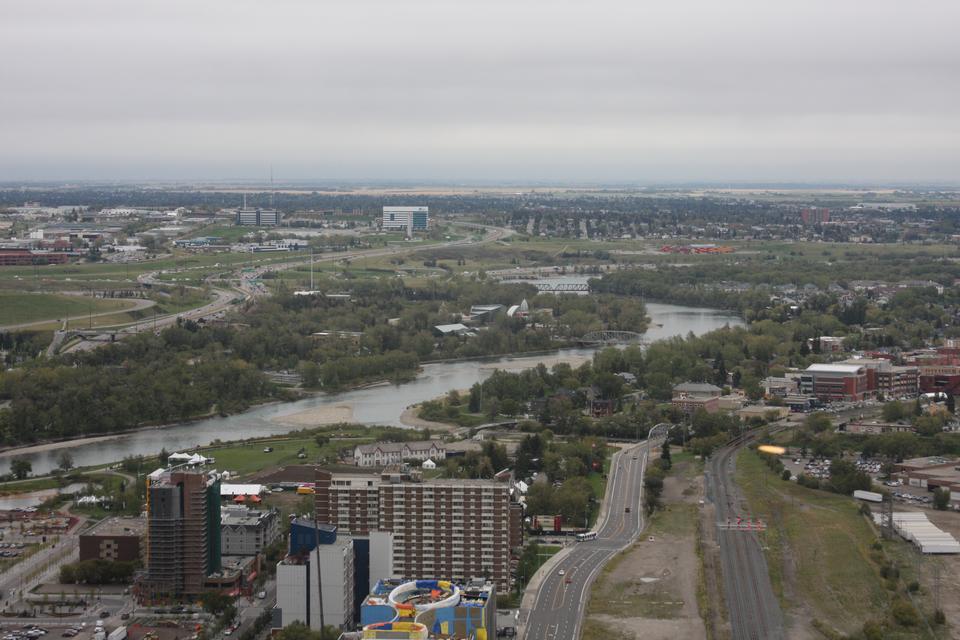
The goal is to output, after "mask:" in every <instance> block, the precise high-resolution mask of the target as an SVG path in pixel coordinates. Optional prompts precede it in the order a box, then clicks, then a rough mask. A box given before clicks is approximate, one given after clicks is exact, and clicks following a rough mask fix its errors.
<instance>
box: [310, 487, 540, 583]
mask: <svg viewBox="0 0 960 640" xmlns="http://www.w3.org/2000/svg"><path fill="white" fill-rule="evenodd" d="M315 492H316V509H317V514H318V518H319V519H320V520H321V521H325V522H328V523H329V524H331V525H335V526H336V527H337V528H338V529H339V530H340V531H343V532H349V533H352V534H359V535H365V534H367V533H369V532H370V531H376V530H379V531H389V532H391V533H392V534H393V540H394V542H393V571H394V574H395V575H396V576H398V577H405V578H416V579H423V578H430V577H435V576H443V577H445V578H448V579H451V580H468V579H471V578H475V577H486V578H488V579H489V580H491V581H493V582H495V583H496V584H497V588H498V589H502V590H504V591H506V590H507V589H509V588H510V550H511V549H512V548H514V547H517V546H519V545H520V544H521V542H522V539H521V531H522V529H521V526H522V523H521V519H522V511H521V508H520V505H518V504H515V503H512V502H511V498H510V485H509V484H508V483H505V482H496V481H493V480H428V481H418V480H417V479H416V477H411V476H410V475H400V474H393V473H384V474H383V475H381V476H379V477H378V476H374V475H366V476H360V475H341V474H331V473H329V472H326V471H322V470H318V471H317V478H316V485H315Z"/></svg>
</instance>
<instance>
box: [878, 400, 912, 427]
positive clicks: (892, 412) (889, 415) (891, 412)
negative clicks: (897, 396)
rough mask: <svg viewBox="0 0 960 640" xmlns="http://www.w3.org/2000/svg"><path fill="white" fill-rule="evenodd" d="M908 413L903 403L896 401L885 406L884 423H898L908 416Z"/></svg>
mask: <svg viewBox="0 0 960 640" xmlns="http://www.w3.org/2000/svg"><path fill="white" fill-rule="evenodd" d="M906 414H907V412H906V410H905V409H904V406H903V404H902V403H900V402H898V401H896V400H894V401H893V402H888V403H886V404H885V405H883V421H884V422H896V421H897V420H901V419H902V418H904V417H905V416H906Z"/></svg>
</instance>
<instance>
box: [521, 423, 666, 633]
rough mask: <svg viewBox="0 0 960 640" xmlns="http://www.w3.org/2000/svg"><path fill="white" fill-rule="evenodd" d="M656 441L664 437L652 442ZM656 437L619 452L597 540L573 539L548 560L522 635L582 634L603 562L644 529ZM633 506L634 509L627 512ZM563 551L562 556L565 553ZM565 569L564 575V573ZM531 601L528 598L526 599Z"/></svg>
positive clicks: (523, 620)
mask: <svg viewBox="0 0 960 640" xmlns="http://www.w3.org/2000/svg"><path fill="white" fill-rule="evenodd" d="M652 442H653V444H654V446H655V445H656V444H659V442H661V440H659V439H657V440H654V441H652ZM650 446H651V442H642V443H640V444H638V445H634V446H632V447H629V448H627V449H624V450H622V451H621V452H618V453H616V454H614V458H613V460H612V462H611V466H610V477H609V479H608V490H607V494H606V496H605V498H604V502H605V517H603V518H601V520H602V523H601V524H600V525H599V527H598V529H597V539H596V540H591V541H586V542H577V543H573V546H571V547H569V548H568V549H567V550H565V551H561V553H560V554H558V560H557V561H556V562H550V563H548V565H547V566H548V568H547V569H545V570H546V571H547V573H545V574H544V575H543V578H542V581H540V582H539V583H538V584H533V583H531V585H530V586H529V587H528V592H529V590H530V589H535V590H536V591H535V602H534V604H533V606H532V607H531V608H530V609H529V611H521V614H520V616H521V618H520V624H521V637H523V638H525V639H526V640H572V639H575V638H578V637H579V636H580V631H581V627H582V624H583V618H584V617H585V611H586V605H587V601H588V600H589V597H590V587H591V585H592V584H593V581H594V579H595V578H596V576H597V574H598V573H599V571H600V569H601V568H602V567H603V565H604V564H605V563H606V562H607V561H608V560H610V558H612V557H613V556H614V555H616V553H617V552H618V551H620V550H621V549H623V548H624V547H626V546H627V545H628V544H630V542H632V541H633V540H634V539H635V538H636V537H637V536H638V535H639V534H640V532H641V531H642V530H643V527H644V526H645V524H646V523H645V518H644V516H643V507H642V498H643V471H644V469H645V468H646V464H647V457H648V453H649V450H650ZM627 507H629V508H630V512H629V513H627V511H626V509H627ZM561 554H562V555H561ZM560 570H563V572H564V574H565V575H563V576H561V575H560ZM525 600H526V598H525Z"/></svg>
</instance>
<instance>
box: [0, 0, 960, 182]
mask: <svg viewBox="0 0 960 640" xmlns="http://www.w3.org/2000/svg"><path fill="white" fill-rule="evenodd" d="M645 4H646V3H632V2H625V1H622V0H602V1H601V2H598V3H591V4H590V6H589V7H587V6H585V5H583V4H581V3H574V2H552V3H549V4H546V3H533V2H520V3H517V2H506V1H505V0H494V1H488V2H478V1H476V0H465V1H463V2H458V3H447V2H437V1H427V0H413V1H410V2H404V3H396V2H389V1H386V0H367V1H357V2H352V3H344V4H340V3H337V4H334V3H313V2H308V1H306V0H281V1H277V2H270V3H263V2H254V1H252V0H240V1H234V2H225V1H223V2H207V3H192V2H186V1H184V0H175V1H167V2H163V3H158V2H152V3H128V2H122V1H121V0H102V1H92V2H84V3H76V2H68V1H65V0H31V1H29V2H27V1H25V0H11V1H10V2H6V3H4V4H3V5H2V6H0V55H2V56H3V58H4V59H5V60H7V61H8V62H12V64H6V65H4V66H3V67H2V68H0V82H2V83H3V86H4V87H5V88H6V89H7V91H6V92H5V94H6V95H5V99H4V100H3V101H0V182H17V181H57V180H78V181H80V180H90V181H124V182H130V181H161V182H162V181H168V180H173V181H185V182H189V181H196V182H202V181H251V180H252V181H257V182H261V183H268V182H269V175H270V168H271V166H272V167H273V173H274V176H275V177H276V179H277V181H278V182H293V181H306V182H309V181H314V182H317V183H322V182H330V183H335V182H337V181H341V182H353V183H378V182H380V183H391V182H396V183H411V182H412V183H438V184H441V183H442V184H448V183H465V184H484V183H487V184H492V183H499V184H518V185H519V184H556V185H565V184H588V185H597V184H618V185H658V184H663V185H678V184H689V185H717V186H720V185H723V184H725V183H730V184H731V185H732V186H737V185H742V184H747V185H764V184H775V185H788V184H794V185H802V184H807V185H816V186H820V185H872V186H881V185H911V184H914V185H955V184H957V183H958V177H960V110H958V109H957V108H956V104H957V102H958V98H960V83H957V82H956V78H958V77H960V40H958V39H957V38H956V37H955V34H954V25H956V24H958V23H960V4H958V3H954V2H949V1H947V0H927V1H924V2H920V3H919V4H913V5H910V7H909V10H907V8H906V7H905V5H903V4H902V3H900V2H894V1H892V0H881V1H879V2H873V3H869V4H864V3H842V4H838V3H830V2H826V1H825V0H815V1H812V2H802V3H801V2H796V1H794V0H789V1H788V2H784V3H775V4H771V3H765V2H761V1H760V0H740V1H738V2H729V3H722V4H721V3H713V2H707V1H705V0H695V1H694V0H689V1H686V2H681V3H674V4H671V5H670V6H669V7H667V6H660V5H656V6H652V7H651V6H644V5H645ZM825 16H826V17H827V18H825Z"/></svg>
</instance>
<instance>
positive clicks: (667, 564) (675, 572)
mask: <svg viewBox="0 0 960 640" xmlns="http://www.w3.org/2000/svg"><path fill="white" fill-rule="evenodd" d="M702 485H703V482H702V476H701V475H700V474H699V470H698V469H697V468H696V467H695V463H693V462H692V461H683V462H678V463H677V464H676V465H675V466H674V469H673V472H672V473H671V475H670V476H668V477H667V478H666V480H665V482H664V491H663V503H664V505H665V506H664V509H663V510H662V511H660V512H658V513H657V514H656V515H655V516H654V517H653V519H652V520H651V521H650V525H649V527H648V528H647V530H646V531H645V532H644V534H643V536H641V538H640V540H638V541H637V543H636V544H634V545H633V547H631V548H630V549H629V550H628V551H626V552H625V553H623V554H621V555H620V556H619V557H618V558H617V559H615V560H614V561H613V562H612V563H611V564H610V566H609V567H608V569H606V570H605V571H604V572H603V573H602V574H601V575H600V577H599V579H598V580H597V583H596V585H595V586H594V588H593V593H592V596H591V600H590V606H589V608H588V619H587V623H586V625H585V627H584V632H583V637H584V638H593V637H598V638H599V637H608V638H622V639H624V640H627V639H631V640H632V639H634V638H637V639H639V638H643V639H644V640H673V639H675V638H689V639H693V640H700V639H703V640H705V639H706V637H707V636H706V631H705V628H704V624H703V621H702V620H701V619H700V612H699V608H698V606H697V588H698V583H699V575H700V562H699V558H698V556H697V550H696V518H697V516H696V511H697V510H698V508H699V507H698V506H697V503H698V501H699V500H700V498H701V496H702V493H703V486H702Z"/></svg>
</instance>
